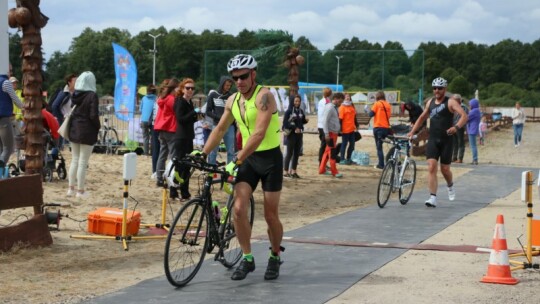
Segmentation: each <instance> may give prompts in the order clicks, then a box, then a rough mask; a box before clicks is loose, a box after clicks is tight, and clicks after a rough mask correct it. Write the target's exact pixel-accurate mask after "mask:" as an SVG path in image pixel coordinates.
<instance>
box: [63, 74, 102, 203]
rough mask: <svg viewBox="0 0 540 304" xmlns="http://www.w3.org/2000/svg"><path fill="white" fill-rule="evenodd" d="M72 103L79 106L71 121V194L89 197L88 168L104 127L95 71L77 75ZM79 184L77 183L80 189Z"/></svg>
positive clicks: (69, 193)
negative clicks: (102, 125) (101, 121)
mask: <svg viewBox="0 0 540 304" xmlns="http://www.w3.org/2000/svg"><path fill="white" fill-rule="evenodd" d="M71 102H72V104H73V105H74V106H75V109H73V111H72V112H71V121H70V124H69V141H70V142H71V155H72V156H71V166H70V167H69V174H68V177H69V189H68V192H67V196H74V195H75V196H76V197H77V198H81V199H86V198H88V192H87V191H85V182H86V169H87V167H88V160H89V159H90V155H92V150H93V146H94V144H96V142H97V138H98V133H99V129H100V128H101V124H100V121H99V100H98V96H97V94H96V77H95V76H94V74H93V73H92V72H84V73H82V74H81V75H80V76H79V78H77V81H76V82H75V92H74V93H73V97H72V98H71ZM75 185H77V191H76V192H75Z"/></svg>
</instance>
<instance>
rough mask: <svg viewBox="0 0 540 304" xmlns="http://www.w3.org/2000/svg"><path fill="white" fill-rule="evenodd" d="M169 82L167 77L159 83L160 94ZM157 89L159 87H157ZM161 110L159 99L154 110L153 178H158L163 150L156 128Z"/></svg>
mask: <svg viewBox="0 0 540 304" xmlns="http://www.w3.org/2000/svg"><path fill="white" fill-rule="evenodd" d="M168 83H169V79H165V80H163V81H162V82H161V84H160V85H159V94H158V96H160V95H161V93H163V91H164V90H165V89H166V88H167V84H168ZM156 89H157V88H156ZM158 111H159V106H158V103H157V101H156V102H154V109H153V111H152V144H151V147H152V176H151V178H152V179H157V173H156V169H157V162H158V158H159V153H160V150H161V144H160V143H159V131H158V130H156V117H157V114H158Z"/></svg>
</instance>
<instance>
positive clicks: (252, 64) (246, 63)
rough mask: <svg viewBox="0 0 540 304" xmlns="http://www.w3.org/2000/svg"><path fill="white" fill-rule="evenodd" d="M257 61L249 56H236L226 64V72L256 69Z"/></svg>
mask: <svg viewBox="0 0 540 304" xmlns="http://www.w3.org/2000/svg"><path fill="white" fill-rule="evenodd" d="M256 68H257V61H255V58H253V56H251V55H246V54H238V55H236V56H234V57H233V58H231V60H229V62H228V63H227V72H229V73H230V72H232V71H234V70H241V69H256Z"/></svg>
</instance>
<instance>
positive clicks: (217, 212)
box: [212, 201, 221, 223]
mask: <svg viewBox="0 0 540 304" xmlns="http://www.w3.org/2000/svg"><path fill="white" fill-rule="evenodd" d="M212 208H213V209H214V216H215V217H216V222H218V223H219V222H220V221H221V211H220V210H219V202H218V201H212Z"/></svg>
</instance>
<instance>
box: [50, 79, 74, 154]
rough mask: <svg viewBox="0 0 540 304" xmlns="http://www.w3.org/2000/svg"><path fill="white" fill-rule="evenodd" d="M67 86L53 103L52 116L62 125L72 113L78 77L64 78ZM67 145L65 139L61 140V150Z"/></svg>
mask: <svg viewBox="0 0 540 304" xmlns="http://www.w3.org/2000/svg"><path fill="white" fill-rule="evenodd" d="M64 80H65V83H66V84H65V85H64V89H63V91H62V92H60V93H58V94H57V95H56V98H55V99H54V100H53V102H52V106H51V108H52V114H53V115H54V117H56V120H58V123H59V124H60V125H61V124H62V123H63V122H64V116H65V115H67V114H68V113H69V112H70V111H71V98H72V95H73V92H75V82H76V81H77V75H75V74H69V75H67V76H66V78H64ZM64 143H65V139H64V138H60V139H59V143H58V144H59V148H60V149H63V147H64Z"/></svg>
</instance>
